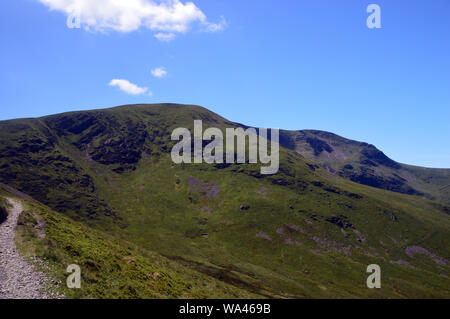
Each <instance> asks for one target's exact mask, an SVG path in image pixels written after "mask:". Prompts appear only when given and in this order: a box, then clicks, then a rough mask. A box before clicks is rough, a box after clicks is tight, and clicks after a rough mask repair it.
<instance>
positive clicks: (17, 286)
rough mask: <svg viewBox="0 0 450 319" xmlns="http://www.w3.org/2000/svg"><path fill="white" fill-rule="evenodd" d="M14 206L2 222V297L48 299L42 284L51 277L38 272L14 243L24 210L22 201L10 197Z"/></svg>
mask: <svg viewBox="0 0 450 319" xmlns="http://www.w3.org/2000/svg"><path fill="white" fill-rule="evenodd" d="M8 201H9V203H10V204H11V205H12V208H10V209H9V215H8V219H7V220H6V221H5V222H4V223H3V224H0V299H48V298H49V296H48V295H47V294H45V293H42V292H41V290H42V284H43V283H44V282H46V281H48V280H49V279H48V278H46V276H45V275H44V274H43V273H41V272H37V271H36V270H35V269H34V267H33V266H32V265H30V264H28V263H27V262H26V261H25V260H24V259H23V258H22V257H21V256H20V255H19V252H18V251H17V248H16V244H15V243H14V235H15V233H16V231H15V230H16V225H17V220H18V218H19V215H20V213H21V212H22V210H23V206H22V204H21V203H20V202H18V201H15V200H12V199H8Z"/></svg>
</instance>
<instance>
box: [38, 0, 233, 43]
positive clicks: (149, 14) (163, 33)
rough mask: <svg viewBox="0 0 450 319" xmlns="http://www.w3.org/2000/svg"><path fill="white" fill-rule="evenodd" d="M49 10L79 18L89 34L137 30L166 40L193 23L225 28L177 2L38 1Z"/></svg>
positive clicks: (215, 29) (175, 0)
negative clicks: (152, 33)
mask: <svg viewBox="0 0 450 319" xmlns="http://www.w3.org/2000/svg"><path fill="white" fill-rule="evenodd" d="M38 1H40V2H41V3H43V4H44V5H46V6H47V7H49V8H50V10H56V11H61V12H64V13H66V14H67V16H69V17H70V16H73V15H79V17H80V22H81V25H82V26H83V27H84V28H85V29H87V30H91V31H100V32H105V31H109V30H113V31H119V32H131V31H135V30H138V29H139V28H141V27H145V28H148V29H150V30H152V31H155V32H158V33H157V34H156V35H155V37H156V38H157V39H159V40H161V41H170V40H173V39H174V38H175V33H185V32H187V31H188V30H189V29H190V26H191V24H193V23H195V22H197V23H200V24H201V25H203V26H204V27H205V28H206V30H208V31H211V32H215V31H219V30H222V29H223V28H224V26H225V23H224V21H225V20H224V19H223V18H222V21H221V22H220V23H219V24H214V23H211V22H209V21H208V20H207V18H206V15H205V14H204V13H203V12H202V11H201V10H200V9H199V8H198V7H197V6H196V5H195V4H194V3H193V2H186V3H182V2H181V1H180V0H158V1H157V2H155V1H156V0H38Z"/></svg>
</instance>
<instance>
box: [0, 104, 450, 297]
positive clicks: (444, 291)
mask: <svg viewBox="0 0 450 319" xmlns="http://www.w3.org/2000/svg"><path fill="white" fill-rule="evenodd" d="M198 119H201V120H203V125H204V129H206V128H207V127H218V128H220V129H222V130H224V129H225V128H226V127H245V126H244V125H241V124H237V123H233V122H230V121H228V120H227V119H224V118H222V117H220V116H218V115H217V114H215V113H213V112H211V111H209V110H207V109H205V108H202V107H199V106H193V105H175V104H159V105H129V106H121V107H117V108H112V109H103V110H94V111H83V112H71V113H64V114H58V115H52V116H47V117H42V118H37V119H18V120H10V121H2V122H0V182H2V183H3V184H5V185H6V187H9V188H10V189H15V190H17V191H19V192H21V193H23V194H26V195H27V196H28V198H32V199H34V201H36V202H38V203H39V205H40V206H39V207H38V208H36V213H37V214H38V215H40V213H39V211H41V210H43V211H44V213H42V215H45V216H47V218H48V219H49V220H50V221H51V220H52V219H58V220H61V223H60V224H59V223H51V222H48V223H47V227H49V231H53V232H54V233H55V239H54V242H53V243H52V244H51V245H55V246H57V247H64V246H62V245H63V243H64V245H67V243H68V242H70V241H72V240H74V239H64V240H66V241H65V242H64V241H63V239H61V238H60V237H64V236H62V234H60V233H62V232H64V231H65V230H64V227H66V226H64V225H68V226H67V227H68V228H73V227H77V229H80V227H82V229H85V230H83V232H84V231H86V232H92V233H93V234H94V233H95V236H94V235H93V236H90V239H89V240H87V241H86V242H85V245H87V247H89V245H93V247H96V245H97V241H101V242H102V243H104V242H105V241H106V242H107V243H108V244H107V245H108V247H110V248H102V249H107V251H109V252H111V256H112V257H111V258H112V260H114V262H112V261H111V262H112V264H111V265H115V264H116V263H117V259H114V258H116V257H113V253H112V252H113V251H114V250H115V249H116V248H114V247H115V246H109V245H110V243H118V245H120V246H121V247H122V246H124V247H128V244H127V243H130V244H129V245H132V246H133V247H136V251H139V250H144V251H145V252H147V253H146V254H149V253H148V252H151V254H157V255H158V256H160V257H161V258H164V260H166V261H167V263H168V262H169V261H170V265H171V267H175V268H177V267H179V268H178V269H187V270H189V274H190V276H193V274H198V275H199V276H202V278H206V279H204V280H206V281H207V280H210V281H211V282H214V283H220V284H223V285H226V287H231V288H227V289H234V292H233V293H235V294H236V296H238V295H239V296H243V295H245V294H247V295H251V296H257V297H261V298H264V297H275V298H324V297H327V298H338V297H347V298H362V297H369V298H412V297H449V296H450V282H449V280H448V276H449V275H450V273H449V270H450V269H449V264H448V260H447V258H448V256H449V255H450V254H449V253H450V250H449V247H448V244H447V241H448V236H449V232H450V220H449V215H450V207H449V205H448V197H446V194H447V193H445V188H444V189H443V190H444V191H442V190H440V188H439V187H440V185H444V184H446V183H447V181H448V176H449V175H448V170H432V169H422V168H414V167H409V166H407V165H403V164H398V163H396V162H394V161H392V160H390V159H389V158H387V157H385V156H384V155H383V154H382V153H381V152H380V151H378V150H377V149H376V148H375V147H373V146H370V145H368V144H364V143H359V142H353V141H349V140H345V139H343V138H340V137H337V136H336V135H333V134H331V133H325V132H317V131H296V132H289V131H281V132H280V143H281V147H280V171H279V172H278V174H275V175H261V174H260V169H259V168H260V165H259V164H240V165H237V164H234V165H209V164H191V165H189V164H181V165H175V164H174V163H173V162H172V160H171V158H170V152H171V149H172V147H173V145H174V144H175V143H174V142H173V141H171V140H170V136H171V133H172V131H173V130H174V129H175V128H178V127H186V128H189V129H192V128H193V123H194V120H198ZM302 145H303V146H302ZM327 145H328V146H327ZM366 160H367V161H366ZM347 165H348V166H347ZM350 165H351V166H352V167H353V168H352V169H350ZM344 166H346V168H344ZM369 169H371V170H373V172H372V171H368V170H369ZM347 171H348V175H346V173H345V172H347ZM406 172H409V173H410V174H412V175H413V173H412V172H414V174H415V175H413V176H416V179H417V181H416V182H413V179H412V178H411V179H407V178H406V177H405V176H406V175H405V174H406ZM369 173H370V174H369ZM352 174H353V175H354V176H359V177H352V176H353V175H352ZM364 174H366V175H367V176H369V177H368V178H367V179H368V180H371V179H373V180H376V179H377V178H380V179H381V180H383V182H380V183H379V184H374V183H372V185H371V184H370V183H369V182H366V180H365V179H364V176H365V175H364ZM394 174H396V175H398V176H399V177H398V178H399V179H400V178H403V179H405V181H403V183H402V184H401V185H399V186H398V187H394V186H392V185H395V183H396V182H394V181H391V179H392V178H394V177H395V175H394ZM361 176H362V177H361ZM396 178H397V177H396ZM426 181H428V183H426ZM355 182H356V183H355ZM363 184H367V185H371V186H377V187H378V188H375V187H371V186H367V185H363ZM387 184H389V185H391V186H386V185H387ZM417 195H418V196H417ZM28 200H30V199H28ZM34 201H33V202H34ZM44 205H45V206H44ZM43 207H47V208H43ZM49 212H51V213H49ZM73 223H74V224H73ZM58 225H61V227H63V228H60V229H58V227H59V226H58ZM73 225H76V226H73ZM58 234H59V235H58ZM78 234H79V233H78ZM72 238H76V236H75V237H72ZM32 244H33V245H37V248H38V246H39V245H45V243H41V242H40V241H39V240H36V241H32ZM47 245H49V244H48V243H47ZM99 245H100V244H99ZM69 246H70V249H69V252H70V253H68V252H67V251H65V252H63V251H64V249H61V251H62V252H61V254H63V255H64V257H61V258H56V260H55V258H53V259H52V258H49V262H50V263H53V264H54V266H55V267H56V268H58V267H61V262H60V260H64V261H65V262H69V261H71V260H78V261H79V260H80V259H82V257H86V258H84V260H88V259H89V258H91V257H92V256H91V257H89V258H87V256H86V255H87V254H88V253H89V251H88V249H86V246H84V247H83V246H77V245H75V244H73V245H69ZM101 247H105V244H101ZM35 248H36V247H35ZM40 249H42V247H41V248H40ZM118 249H119V248H118ZM38 250H39V249H38ZM146 254H143V256H142V258H141V257H139V258H141V259H140V260H141V261H140V262H145V260H146V258H147V257H145V255H146ZM108 256H109V255H108V254H103V255H101V259H102V260H104V259H105V258H106V261H105V262H107V263H108V264H109V261H108V260H107V259H108V258H109V257H108ZM117 258H118V257H117ZM69 259H70V260H69ZM166 261H165V262H164V263H161V265H162V266H161V267H162V268H164V267H165V266H164V265H165V263H166ZM94 264H96V263H95V262H94ZM370 264H378V265H380V266H381V269H382V273H383V279H382V285H383V288H382V289H374V290H372V289H368V288H367V287H366V278H367V276H368V274H367V273H366V268H367V266H368V265H370ZM81 266H82V271H87V272H92V268H93V267H92V266H91V265H90V263H88V262H85V263H83V264H82V265H81ZM111 267H112V266H111ZM114 267H116V266H114ZM167 267H169V266H167ZM94 268H95V267H94ZM58 269H59V268H58ZM96 271H97V272H98V271H100V270H98V269H97V270H96ZM121 275H122V276H125V278H126V277H127V276H128V275H127V273H126V272H125V273H122V274H121ZM130 276H131V275H130ZM133 278H134V279H133ZM102 280H105V279H104V277H103V275H102V276H99V278H98V279H97V282H91V281H89V282H88V283H86V284H87V285H88V292H86V293H85V294H84V295H82V296H81V297H98V296H99V293H98V290H95V289H94V288H93V286H92V285H95V284H99V282H98V281H102ZM133 280H135V277H130V282H133ZM91 288H92V289H91ZM89 289H90V290H89ZM102 289H104V290H105V291H104V295H105V296H112V294H111V291H112V290H111V289H113V288H111V287H107V286H106V287H105V286H102ZM114 289H115V290H114V292H115V295H114V296H125V297H130V296H131V297H133V295H130V294H129V289H128V288H127V287H126V285H122V286H120V287H115V288H114ZM127 289H128V290H127ZM133 289H134V290H135V291H136V289H138V292H137V293H136V295H135V297H136V296H137V297H140V296H144V297H149V296H156V297H157V296H158V295H157V294H155V295H150V294H146V293H144V292H143V291H145V289H146V288H145V287H142V286H140V287H137V288H136V287H135V286H134V288H133ZM148 289H153V288H151V287H148ZM217 289H219V288H217ZM89 291H91V293H89ZM93 291H97V293H94V292H93ZM219 292H220V289H219V290H218V292H217V295H220V296H229V295H227V294H225V293H221V292H220V293H219ZM165 296H166V295H161V296H160V297H165Z"/></svg>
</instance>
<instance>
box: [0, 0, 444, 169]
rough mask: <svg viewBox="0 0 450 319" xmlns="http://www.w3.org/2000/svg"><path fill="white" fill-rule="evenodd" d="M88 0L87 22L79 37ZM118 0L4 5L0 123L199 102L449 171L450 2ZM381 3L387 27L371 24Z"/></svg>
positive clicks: (32, 0) (0, 7) (30, 0)
mask: <svg viewBox="0 0 450 319" xmlns="http://www.w3.org/2000/svg"><path fill="white" fill-rule="evenodd" d="M77 1H79V3H82V4H83V5H84V7H83V9H82V12H83V14H84V12H85V11H88V12H87V13H86V14H85V15H86V17H87V18H86V20H85V21H84V20H83V19H84V18H85V17H84V16H83V15H82V25H81V26H82V28H80V29H69V28H68V27H67V26H66V20H67V12H68V11H67V7H68V6H70V5H72V4H73V3H76V2H77ZM97 1H98V0H97ZM94 2H95V1H91V3H94ZM110 2H111V1H110V0H101V1H100V2H97V3H101V4H102V6H100V7H94V6H92V5H91V4H89V5H88V4H86V3H87V2H86V0H14V1H1V2H0V41H1V50H0V69H1V75H0V99H1V104H0V105H1V107H0V120H4V119H11V118H19V117H36V116H42V115H47V114H53V113H61V112H66V111H72V110H85V109H93V108H103V107H111V106H116V105H122V104H131V103H159V102H174V103H188V104H198V105H202V106H205V107H207V108H209V109H210V110H212V111H214V112H216V113H218V114H220V115H222V116H224V117H226V118H228V119H230V120H233V121H237V122H240V123H245V124H247V125H252V126H258V127H279V128H284V129H321V130H326V131H331V132H334V133H336V134H339V135H342V136H344V137H347V138H351V139H356V140H360V141H365V142H368V143H371V144H374V145H376V146H377V147H378V148H380V149H381V150H383V151H384V152H385V153H386V154H387V155H388V156H390V157H391V158H393V159H394V160H397V161H400V162H403V163H408V164H414V165H421V166H428V167H446V168H450V125H449V119H450V41H449V34H450V1H448V0H433V1H429V0H409V1H405V0H396V1H392V0H389V1H381V0H372V1H360V0H352V1H335V0H314V1H312V0H310V1H301V0H295V1H294V0H259V1H256V0H245V1H237V0H192V2H193V4H187V2H186V1H181V2H178V1H174V0H172V2H170V1H165V2H163V6H158V5H160V2H161V1H157V2H156V4H155V3H153V4H152V3H151V1H150V0H128V2H127V1H125V2H127V3H131V4H133V5H135V7H133V8H131V9H130V8H129V7H126V6H125V7H120V6H119V7H114V6H111V5H108V4H110ZM370 3H376V4H378V5H379V6H380V8H381V21H382V22H381V23H382V28H381V29H369V28H367V26H366V19H367V17H368V15H369V14H368V13H367V12H366V8H367V6H368V5H369V4H370ZM50 8H52V9H53V10H49V9H50ZM172 9H173V10H175V11H173V10H172ZM83 10H84V11H83ZM127 10H128V11H127ZM171 10H172V11H171ZM130 12H131V13H132V14H130ZM155 12H156V13H155ZM174 12H175V13H174ZM88 18H90V20H89V19H88ZM116 18H117V19H116ZM102 19H103V20H102ZM158 34H159V36H158V37H159V38H160V39H158V38H157V37H155V35H158ZM163 38H165V39H166V40H167V39H171V40H170V41H161V39H163ZM158 69H159V70H158ZM152 70H153V71H154V73H155V74H156V75H159V77H158V76H155V75H154V74H152ZM161 70H163V72H161ZM164 71H165V73H164ZM113 80H115V82H111V81H113ZM118 80H126V81H129V83H128V82H124V81H122V82H121V81H118ZM110 84H115V86H113V85H110ZM132 84H134V85H136V86H135V87H133V86H132ZM119 85H122V88H123V89H126V90H128V93H127V92H125V91H123V90H121V89H120V86H119ZM150 92H151V94H150ZM129 93H135V95H133V94H129ZM137 93H140V94H137Z"/></svg>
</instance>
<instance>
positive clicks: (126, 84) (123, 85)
mask: <svg viewBox="0 0 450 319" xmlns="http://www.w3.org/2000/svg"><path fill="white" fill-rule="evenodd" d="M109 85H110V86H117V87H119V88H120V89H121V90H122V91H123V92H125V93H128V94H132V95H140V94H144V93H147V92H148V94H149V95H152V92H150V91H149V90H148V88H141V87H139V86H137V85H136V84H133V83H131V82H130V81H128V80H123V79H113V80H111V82H109Z"/></svg>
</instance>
